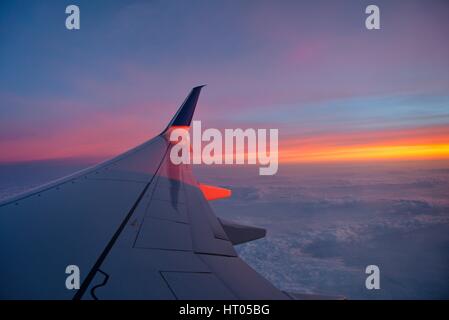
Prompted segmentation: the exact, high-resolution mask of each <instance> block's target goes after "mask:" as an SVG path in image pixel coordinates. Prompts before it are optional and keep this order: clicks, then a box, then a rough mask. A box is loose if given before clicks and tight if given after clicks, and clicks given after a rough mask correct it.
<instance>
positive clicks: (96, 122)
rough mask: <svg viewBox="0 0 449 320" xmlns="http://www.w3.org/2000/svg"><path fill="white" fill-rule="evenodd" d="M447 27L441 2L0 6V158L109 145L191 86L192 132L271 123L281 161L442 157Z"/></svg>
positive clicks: (114, 149)
mask: <svg viewBox="0 0 449 320" xmlns="http://www.w3.org/2000/svg"><path fill="white" fill-rule="evenodd" d="M373 3H374V4H376V5H378V6H379V8H380V14H381V29H380V30H367V29H366V28H365V27H364V23H365V18H366V16H367V15H366V14H365V12H364V11H365V8H366V6H367V5H369V4H373ZM70 4H77V5H78V6H79V8H80V11H81V29H80V30H71V31H69V30H67V29H66V28H65V19H66V16H67V15H66V14H65V7H66V6H67V5H70ZM448 34H449V3H448V2H447V1H407V2H403V1H381V0H376V1H263V0H257V1H251V0H248V1H236V0H230V1H206V0H198V1H197V0H190V1H162V0H161V1H112V0H107V1H106V0H95V1H91V0H90V1H82V0H81V1H52V0H47V1H36V0H27V1H24V0H22V1H12V0H5V1H1V3H0V43H1V45H0V150H1V152H0V162H4V163H5V162H7V163H14V162H21V161H29V160H39V159H58V158H107V157H110V156H113V155H116V154H118V153H120V152H123V151H126V150H127V149H129V148H131V147H134V146H135V145H137V144H139V143H141V142H144V141H146V140H147V139H149V138H151V137H152V136H154V135H156V134H158V133H159V132H161V130H163V129H164V128H165V126H166V124H167V123H168V121H169V120H170V118H171V117H172V116H173V114H174V113H175V112H176V110H177V108H178V107H179V105H180V103H181V102H182V101H183V99H184V98H185V96H186V95H187V93H188V92H189V90H190V89H191V88H192V87H194V86H196V85H200V84H207V87H205V88H204V90H203V92H202V96H201V97H200V102H199V105H198V108H197V112H196V115H195V119H197V120H201V121H202V123H203V127H205V128H207V127H215V128H277V129H279V139H280V142H279V145H280V151H279V156H280V161H281V162H286V163H300V162H312V163H314V162H335V161H337V162H350V161H379V160H422V159H443V160H447V159H449V72H448V71H449V42H448V41H447V35H448Z"/></svg>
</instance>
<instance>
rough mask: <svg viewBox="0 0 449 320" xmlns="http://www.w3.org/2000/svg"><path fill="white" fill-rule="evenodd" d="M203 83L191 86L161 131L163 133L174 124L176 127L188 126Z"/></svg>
mask: <svg viewBox="0 0 449 320" xmlns="http://www.w3.org/2000/svg"><path fill="white" fill-rule="evenodd" d="M205 86H206V85H205V84H202V85H199V86H196V87H193V88H192V90H191V91H190V93H189V95H188V96H187V98H186V99H185V100H184V102H183V103H182V105H181V107H179V109H178V111H177V112H176V114H175V115H174V117H173V118H172V120H171V121H170V123H169V124H168V126H167V127H166V128H165V130H164V131H163V132H162V134H164V133H165V132H167V130H168V129H170V127H173V126H176V127H189V126H190V123H191V122H192V118H193V114H194V113H195V109H196V105H197V102H198V98H199V96H200V93H201V89H202V88H203V87H205Z"/></svg>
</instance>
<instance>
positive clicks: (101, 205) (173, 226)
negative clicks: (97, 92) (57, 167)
mask: <svg viewBox="0 0 449 320" xmlns="http://www.w3.org/2000/svg"><path fill="white" fill-rule="evenodd" d="M200 91H201V87H196V88H194V89H193V90H192V91H191V93H190V94H189V96H188V97H187V99H186V100H185V101H184V103H183V104H182V106H181V107H180V108H179V110H178V112H177V114H176V115H175V116H174V118H173V120H172V121H171V122H170V124H169V125H168V127H167V129H166V130H165V131H164V132H163V133H162V134H161V135H159V136H157V137H155V138H154V139H151V140H149V141H147V142H145V143H143V144H142V145H140V146H138V147H136V148H134V149H132V150H130V151H128V152H126V153H124V154H122V155H120V156H117V157H116V158H113V159H111V160H109V161H106V162H104V163H101V164H99V165H97V166H94V167H91V168H88V169H86V170H83V171H80V172H78V173H75V174H73V175H71V176H68V177H65V178H63V179H60V180H57V181H54V182H52V183H50V184H47V185H44V186H42V187H40V188H37V189H34V190H31V191H29V192H27V193H24V194H21V195H19V196H16V197H14V198H11V199H8V200H6V201H3V202H1V203H0V257H1V259H0V261H1V263H0V298H1V299H290V298H292V297H291V296H290V295H287V294H286V293H284V292H282V291H280V290H278V289H277V288H275V287H274V286H273V285H272V284H271V283H269V282H268V281H267V280H266V279H264V278H263V277H262V276H260V275H259V274H258V273H257V272H255V271H254V270H253V269H252V268H251V267H249V266H248V265H247V264H246V263H245V262H243V261H242V260H241V259H240V258H239V257H238V256H237V254H236V252H235V250H234V248H233V245H234V244H238V243H243V242H246V241H250V240H253V239H257V238H260V237H263V236H264V235H265V230H263V229H260V228H255V227H246V226H241V225H239V224H236V223H233V222H229V221H226V220H223V219H221V220H220V219H218V218H217V217H216V216H215V215H214V213H213V211H212V209H211V207H210V206H209V203H208V200H206V196H205V193H204V190H205V189H207V188H202V187H203V186H202V185H200V184H199V183H198V182H197V181H196V179H195V178H194V177H193V175H192V169H191V166H189V165H174V164H172V162H171V161H170V158H169V152H170V148H171V145H170V142H169V141H168V140H167V138H166V134H165V133H166V132H167V130H169V129H170V128H171V127H176V126H189V125H190V122H191V120H192V117H193V113H194V110H195V107H196V104H197V101H198V97H199V94H200ZM211 188H213V187H211ZM68 265H76V266H78V267H79V270H80V279H81V281H80V283H81V285H80V288H79V289H78V290H68V289H67V288H66V285H65V281H66V278H67V277H68V274H66V273H65V271H66V267H67V266H68Z"/></svg>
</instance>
